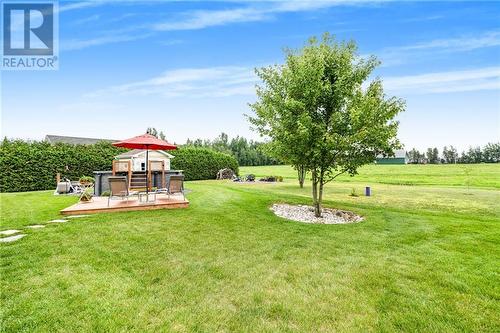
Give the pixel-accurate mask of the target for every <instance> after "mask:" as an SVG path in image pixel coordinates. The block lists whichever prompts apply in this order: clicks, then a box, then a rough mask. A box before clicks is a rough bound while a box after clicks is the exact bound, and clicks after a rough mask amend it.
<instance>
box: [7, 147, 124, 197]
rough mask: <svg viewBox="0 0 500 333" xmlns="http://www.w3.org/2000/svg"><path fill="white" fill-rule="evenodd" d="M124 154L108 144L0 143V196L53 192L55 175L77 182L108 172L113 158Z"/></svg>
mask: <svg viewBox="0 0 500 333" xmlns="http://www.w3.org/2000/svg"><path fill="white" fill-rule="evenodd" d="M123 151H125V149H122V148H116V147H114V146H112V145H111V144H110V143H108V142H101V143H97V144H94V145H70V144H63V143H58V144H50V143H48V142H45V141H22V140H3V141H2V143H1V144H0V192H21V191H37V190H48V189H54V188H55V186H56V173H58V172H59V173H60V174H61V177H67V178H69V179H71V180H78V178H80V177H81V176H93V171H96V170H111V167H112V163H113V162H112V161H113V158H114V156H116V155H118V154H120V153H121V152H123Z"/></svg>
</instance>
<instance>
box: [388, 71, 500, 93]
mask: <svg viewBox="0 0 500 333" xmlns="http://www.w3.org/2000/svg"><path fill="white" fill-rule="evenodd" d="M383 83H384V87H385V89H386V90H388V91H390V92H400V93H405V94H429V93H430V94H433V93H447V92H461V91H464V92H465V91H478V90H498V91H499V92H500V67H485V68H479V69H471V70H461V71H449V72H436V73H426V74H419V75H410V76H400V77H388V78H385V79H383Z"/></svg>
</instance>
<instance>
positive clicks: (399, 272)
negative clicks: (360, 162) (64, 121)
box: [0, 171, 500, 332]
mask: <svg viewBox="0 0 500 333" xmlns="http://www.w3.org/2000/svg"><path fill="white" fill-rule="evenodd" d="M476 172H477V171H476ZM255 173H257V172H255ZM402 180H403V179H402ZM407 181H411V179H410V178H408V177H407ZM186 185H187V188H189V189H190V190H192V192H191V193H189V194H188V198H189V199H190V201H191V205H190V207H189V208H188V209H178V210H159V211H149V212H126V213H114V214H97V215H93V216H90V217H87V218H81V219H74V220H72V221H70V222H68V223H65V224H57V225H47V227H46V228H44V229H38V230H26V231H25V232H26V233H27V236H26V237H25V238H23V239H21V240H19V241H17V242H15V243H9V244H0V251H1V271H0V274H1V275H0V278H1V304H2V306H1V311H2V312H1V318H2V324H1V331H3V332H81V331H85V332H87V331H100V332H108V331H109V332H116V331H137V332H147V331H149V332H157V331H166V332H214V331H219V332H321V331H323V332H331V331H339V332H365V331H367V332H370V331H372V332H373V331H378V332H388V331H401V332H409V331H424V332H429V331H432V332H464V331H476V332H498V331H499V330H500V321H499V319H498V313H499V312H500V305H499V304H500V287H499V286H500V278H499V273H500V269H499V267H500V265H499V263H500V251H499V247H498V244H499V243H500V228H499V221H500V207H499V205H498V202H500V191H499V190H498V189H495V188H488V187H484V188H481V187H471V188H470V189H469V190H467V188H465V187H460V186H439V185H432V186H427V185H420V186H401V185H390V184H380V183H377V182H375V181H373V182H372V183H371V185H372V190H373V196H372V197H364V196H359V197H351V196H349V193H350V192H351V189H352V187H355V188H356V189H357V190H358V192H361V191H362V189H363V186H364V182H334V183H332V184H329V185H328V186H327V189H326V194H325V205H326V206H328V207H336V208H343V209H349V210H353V211H355V212H357V213H359V214H361V215H363V216H364V217H365V221H363V222H361V223H357V224H349V225H307V224H301V223H296V222H291V221H287V220H284V219H281V218H278V217H276V216H274V215H273V214H272V212H271V211H270V210H269V206H270V205H271V204H272V203H274V202H288V203H301V204H308V203H309V202H310V199H309V195H310V187H309V184H307V186H306V188H304V189H300V188H298V186H297V184H296V181H295V180H294V179H286V180H285V181H284V182H283V183H277V184H237V183H231V182H219V181H200V182H189V183H187V184H186ZM446 185H453V184H446ZM0 198H1V202H2V212H1V216H2V221H1V224H2V230H5V229H10V228H22V227H23V226H25V225H29V224H34V223H45V222H47V221H48V220H49V219H52V218H56V217H58V210H59V209H61V208H63V207H65V206H67V205H69V204H70V203H72V202H74V201H76V198H74V197H63V196H53V195H52V194H51V192H49V191H44V192H31V193H19V194H2V195H0ZM23 230H24V229H23ZM23 232H24V231H23Z"/></svg>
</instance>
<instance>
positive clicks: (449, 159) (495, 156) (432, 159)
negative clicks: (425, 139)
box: [406, 143, 500, 164]
mask: <svg viewBox="0 0 500 333" xmlns="http://www.w3.org/2000/svg"><path fill="white" fill-rule="evenodd" d="M406 157H407V158H408V163H411V164H425V163H430V164H439V163H448V164H454V163H499V162H500V143H488V144H487V145H485V146H483V147H479V146H478V147H470V148H469V149H468V150H466V151H464V152H462V154H461V155H459V154H458V151H457V149H456V148H455V147H453V146H449V147H448V146H445V147H444V148H443V151H442V152H441V153H440V152H439V149H437V148H428V149H427V151H425V152H420V151H418V150H416V149H415V148H413V149H412V150H410V151H408V152H406Z"/></svg>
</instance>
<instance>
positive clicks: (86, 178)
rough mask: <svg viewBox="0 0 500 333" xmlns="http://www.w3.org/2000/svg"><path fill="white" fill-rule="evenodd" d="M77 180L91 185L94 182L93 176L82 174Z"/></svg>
mask: <svg viewBox="0 0 500 333" xmlns="http://www.w3.org/2000/svg"><path fill="white" fill-rule="evenodd" d="M79 181H80V184H82V185H91V184H93V183H94V178H92V177H89V176H82V177H80V179H79Z"/></svg>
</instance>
